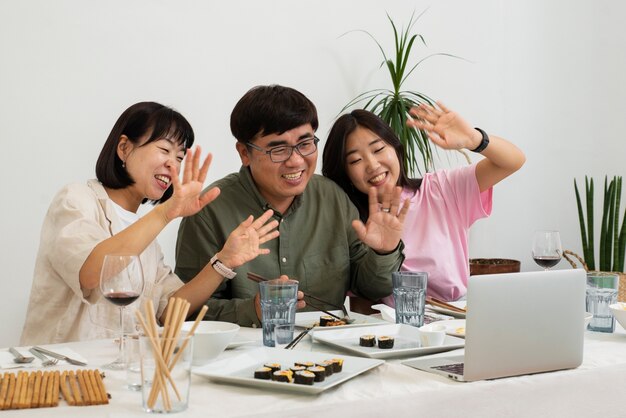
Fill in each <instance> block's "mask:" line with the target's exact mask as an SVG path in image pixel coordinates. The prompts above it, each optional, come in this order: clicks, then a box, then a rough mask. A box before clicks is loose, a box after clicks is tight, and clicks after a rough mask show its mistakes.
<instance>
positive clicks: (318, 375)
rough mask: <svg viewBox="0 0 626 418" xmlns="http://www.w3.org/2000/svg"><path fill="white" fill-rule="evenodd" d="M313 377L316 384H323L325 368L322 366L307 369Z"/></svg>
mask: <svg viewBox="0 0 626 418" xmlns="http://www.w3.org/2000/svg"><path fill="white" fill-rule="evenodd" d="M307 370H308V371H310V372H311V373H313V374H314V375H315V381H316V382H323V381H324V379H326V368H325V367H322V366H312V367H309V368H308V369H307Z"/></svg>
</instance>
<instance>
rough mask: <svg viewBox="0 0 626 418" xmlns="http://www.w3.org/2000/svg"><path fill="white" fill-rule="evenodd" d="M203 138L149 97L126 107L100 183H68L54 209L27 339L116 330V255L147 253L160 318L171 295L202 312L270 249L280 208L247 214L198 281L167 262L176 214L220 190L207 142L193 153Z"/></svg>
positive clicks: (149, 293)
mask: <svg viewBox="0 0 626 418" xmlns="http://www.w3.org/2000/svg"><path fill="white" fill-rule="evenodd" d="M193 142H194V133H193V129H192V128H191V125H190V124H189V122H187V120H186V119H185V118H184V117H183V116H182V115H181V114H180V113H178V112H176V111H175V110H173V109H171V108H168V107H166V106H163V105H161V104H158V103H154V102H141V103H137V104H134V105H132V106H131V107H129V108H128V109H126V111H124V113H122V115H121V116H120V117H119V118H118V120H117V122H116V123H115V125H114V126H113V129H112V130H111V133H110V134H109V136H108V138H107V140H106V142H105V144H104V146H103V148H102V151H101V152H100V156H99V157H98V161H97V163H96V176H97V179H98V180H89V181H87V183H86V184H83V183H81V184H78V183H76V184H70V185H67V186H65V187H63V188H62V189H61V191H60V192H58V193H57V195H56V196H55V197H54V199H53V201H52V203H51V205H50V208H49V209H48V212H47V214H46V217H45V219H44V222H43V226H42V232H41V241H40V247H39V252H38V254H37V259H36V263H35V272H34V278H33V284H32V289H31V294H30V301H29V306H28V311H27V317H26V323H25V325H24V330H23V332H22V338H21V342H22V344H24V345H32V344H47V343H59V342H65V341H77V340H87V339H97V338H108V337H111V336H112V335H111V333H112V332H111V331H109V329H116V327H117V325H116V323H117V321H119V314H118V311H117V308H116V307H115V306H114V305H113V304H111V303H108V302H101V300H102V297H103V296H102V294H101V292H100V291H99V277H100V269H101V267H102V262H103V259H104V256H105V255H107V254H138V255H139V256H140V259H141V262H142V267H143V270H144V280H145V288H144V293H143V295H142V297H145V298H149V299H151V300H152V301H153V303H154V305H155V307H156V311H157V312H156V316H157V319H160V318H162V317H163V315H164V311H165V307H166V305H167V302H168V300H169V298H170V297H180V298H184V299H187V300H188V301H189V303H190V304H191V307H190V310H189V312H190V314H191V313H194V312H196V311H197V310H199V308H200V307H201V306H202V305H203V303H204V301H206V300H207V299H208V298H209V297H210V296H211V294H212V293H213V292H214V290H215V289H216V288H217V287H218V286H219V285H220V284H221V282H222V281H223V280H224V278H225V277H228V276H229V275H230V272H229V270H228V268H230V269H233V268H236V267H238V266H240V265H241V264H243V263H245V262H247V261H249V260H251V259H253V258H255V257H256V256H257V255H259V254H266V253H267V252H268V250H266V249H262V248H260V247H259V245H260V244H263V243H264V242H266V241H268V240H270V239H273V238H275V237H277V236H278V232H277V231H276V230H275V229H276V226H277V222H276V221H271V222H268V220H269V219H270V218H271V216H272V211H271V210H269V211H267V212H265V213H264V214H263V215H261V216H260V217H259V218H257V219H256V220H255V219H254V218H253V217H252V216H250V217H248V218H247V219H246V220H244V221H243V222H242V223H241V224H240V225H239V226H238V227H237V228H236V229H235V230H234V231H233V232H232V233H231V234H230V235H229V237H228V239H227V241H226V243H225V244H224V246H223V248H222V249H221V250H220V251H219V252H217V253H216V254H215V255H214V257H213V258H211V262H209V260H205V263H206V266H205V268H204V269H202V270H201V271H200V272H199V273H198V274H197V276H196V277H194V278H193V279H192V280H191V281H190V282H189V283H187V284H183V282H182V281H181V280H180V279H179V278H178V277H177V276H176V275H175V274H174V273H173V272H172V270H171V268H169V267H168V266H166V265H165V264H164V261H163V258H164V257H163V253H162V251H161V248H160V246H159V245H158V243H157V241H156V237H157V236H158V234H159V233H160V232H161V231H162V230H163V228H165V226H166V225H167V224H168V223H169V222H170V221H172V220H173V219H176V218H178V217H185V216H190V215H193V214H195V213H197V212H198V211H199V210H200V209H202V208H203V207H204V206H206V205H207V204H209V203H210V202H211V201H213V200H214V199H215V198H216V197H217V196H218V195H219V192H220V191H219V189H217V188H211V189H209V190H206V191H203V190H202V188H203V183H204V180H205V179H206V176H207V173H208V170H209V166H210V164H211V159H212V157H211V154H209V155H208V156H207V157H206V158H205V159H204V161H202V162H201V158H200V156H201V150H200V148H199V147H197V148H196V150H195V151H189V152H187V150H188V149H189V148H190V147H191V145H192V144H193ZM183 160H185V163H184V170H183V175H182V176H181V177H179V172H180V170H181V166H182V164H183ZM148 201H149V202H152V203H153V204H155V207H154V209H152V210H150V211H149V212H148V213H147V214H145V215H144V216H142V217H139V216H138V215H137V210H138V209H139V207H140V205H141V204H142V203H145V202H148ZM224 266H227V268H226V269H224ZM98 302H100V303H98ZM127 317H128V316H127ZM94 324H97V325H104V326H94Z"/></svg>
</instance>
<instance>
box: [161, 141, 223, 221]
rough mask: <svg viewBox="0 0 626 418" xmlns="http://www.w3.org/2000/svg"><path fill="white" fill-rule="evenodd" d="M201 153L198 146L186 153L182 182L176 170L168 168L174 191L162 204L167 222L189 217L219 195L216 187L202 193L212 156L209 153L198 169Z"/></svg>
mask: <svg viewBox="0 0 626 418" xmlns="http://www.w3.org/2000/svg"><path fill="white" fill-rule="evenodd" d="M201 153H202V150H201V148H200V147H199V146H198V147H196V149H195V150H189V151H188V152H187V155H185V166H184V168H183V178H182V180H181V179H180V177H179V176H178V171H177V170H176V168H175V167H172V166H170V167H169V170H170V175H171V176H172V187H173V188H174V190H173V194H172V197H170V198H169V199H168V200H167V201H166V202H165V203H163V206H164V207H165V208H164V209H165V216H166V217H167V221H168V222H169V221H171V220H172V219H174V218H177V217H179V216H191V215H194V214H196V213H198V212H199V211H200V209H202V208H203V207H205V206H206V205H208V204H209V203H210V202H212V201H213V200H215V198H216V197H217V196H218V195H219V194H220V189H218V188H217V187H213V188H211V189H210V190H207V191H206V192H204V193H203V192H202V188H203V187H204V180H205V179H206V176H207V173H208V172H209V167H210V165H211V160H212V159H213V156H212V155H211V154H210V153H209V154H208V155H207V156H206V158H205V159H204V163H203V164H202V167H200V154H201Z"/></svg>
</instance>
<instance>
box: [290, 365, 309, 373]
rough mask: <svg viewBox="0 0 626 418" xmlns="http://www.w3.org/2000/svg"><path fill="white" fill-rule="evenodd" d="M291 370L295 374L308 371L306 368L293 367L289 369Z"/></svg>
mask: <svg viewBox="0 0 626 418" xmlns="http://www.w3.org/2000/svg"><path fill="white" fill-rule="evenodd" d="M289 370H291V371H292V372H294V373H297V372H301V371H303V370H306V367H304V366H291V367H290V368H289Z"/></svg>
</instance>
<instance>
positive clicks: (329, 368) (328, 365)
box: [316, 361, 333, 376]
mask: <svg viewBox="0 0 626 418" xmlns="http://www.w3.org/2000/svg"><path fill="white" fill-rule="evenodd" d="M316 366H321V367H323V368H324V369H325V370H326V376H332V374H333V363H331V362H328V361H323V362H321V363H317V364H316Z"/></svg>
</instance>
